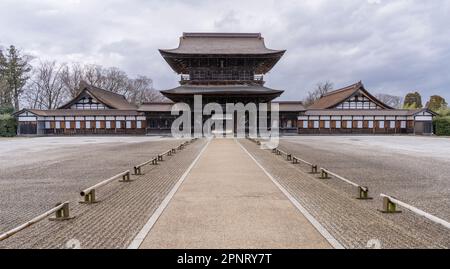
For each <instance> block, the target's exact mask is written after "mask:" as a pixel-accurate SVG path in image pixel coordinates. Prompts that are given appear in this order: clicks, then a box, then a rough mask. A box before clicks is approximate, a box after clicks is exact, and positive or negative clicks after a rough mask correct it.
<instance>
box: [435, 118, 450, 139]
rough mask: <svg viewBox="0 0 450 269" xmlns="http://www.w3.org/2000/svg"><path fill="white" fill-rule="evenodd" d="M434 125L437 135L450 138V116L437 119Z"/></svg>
mask: <svg viewBox="0 0 450 269" xmlns="http://www.w3.org/2000/svg"><path fill="white" fill-rule="evenodd" d="M433 125H434V130H435V133H436V135H445V136H450V116H446V117H436V118H435V119H434V121H433Z"/></svg>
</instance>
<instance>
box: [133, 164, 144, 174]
mask: <svg viewBox="0 0 450 269" xmlns="http://www.w3.org/2000/svg"><path fill="white" fill-rule="evenodd" d="M134 174H135V175H142V171H141V167H140V166H139V167H136V166H135V167H134Z"/></svg>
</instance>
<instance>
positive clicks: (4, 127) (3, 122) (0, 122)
mask: <svg viewBox="0 0 450 269" xmlns="http://www.w3.org/2000/svg"><path fill="white" fill-rule="evenodd" d="M16 128H17V122H16V118H14V117H13V116H11V115H9V114H0V136H6V137H11V136H15V135H16Z"/></svg>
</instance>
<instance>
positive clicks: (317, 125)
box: [314, 120, 319, 129]
mask: <svg viewBox="0 0 450 269" xmlns="http://www.w3.org/2000/svg"><path fill="white" fill-rule="evenodd" d="M318 128H319V121H318V120H315V121H314V129H318Z"/></svg>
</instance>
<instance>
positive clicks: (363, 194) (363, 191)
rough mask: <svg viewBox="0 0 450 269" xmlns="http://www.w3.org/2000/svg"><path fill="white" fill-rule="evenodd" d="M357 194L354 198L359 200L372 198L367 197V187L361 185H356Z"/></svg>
mask: <svg viewBox="0 0 450 269" xmlns="http://www.w3.org/2000/svg"><path fill="white" fill-rule="evenodd" d="M357 190H358V196H357V198H356V199H359V200H372V199H373V198H372V197H369V188H368V187H362V186H358V188H357Z"/></svg>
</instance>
